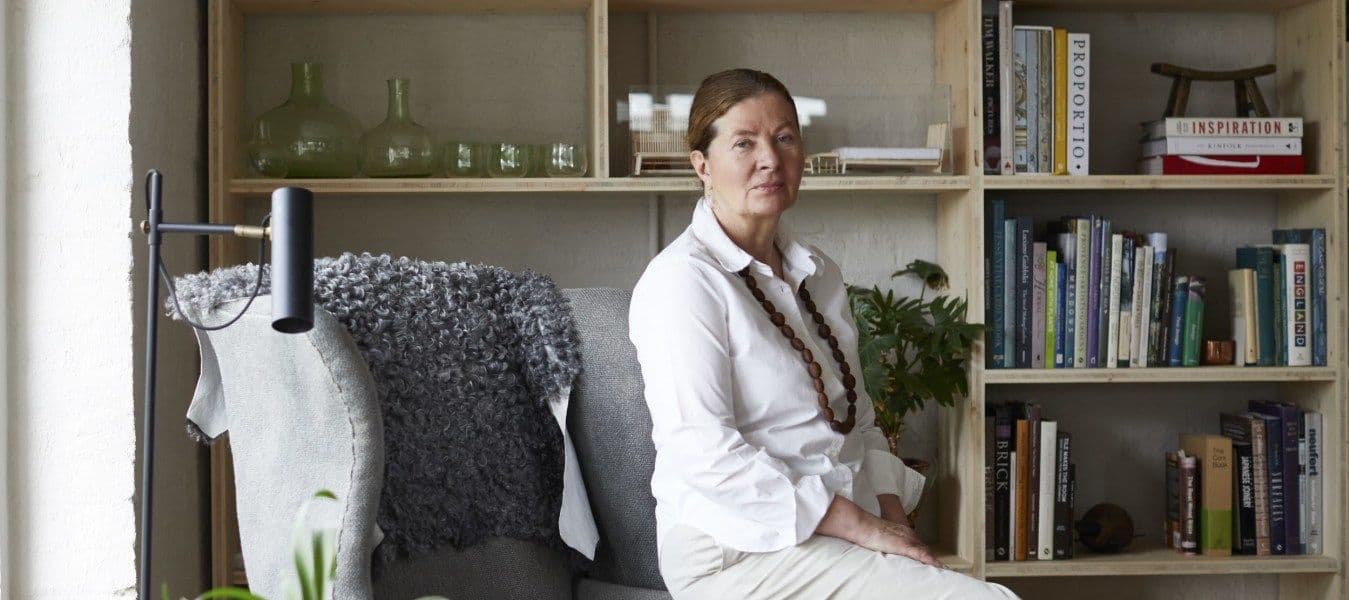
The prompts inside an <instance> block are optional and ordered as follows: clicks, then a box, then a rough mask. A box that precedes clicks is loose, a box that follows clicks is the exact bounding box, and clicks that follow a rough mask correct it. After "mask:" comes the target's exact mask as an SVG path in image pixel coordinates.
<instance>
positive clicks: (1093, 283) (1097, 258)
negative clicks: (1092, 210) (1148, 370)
mask: <svg viewBox="0 0 1349 600" xmlns="http://www.w3.org/2000/svg"><path fill="white" fill-rule="evenodd" d="M1090 256H1091V265H1090V267H1089V268H1090V269H1091V270H1090V275H1089V279H1088V283H1087V366H1088V367H1098V366H1100V356H1099V347H1100V345H1099V343H1098V339H1099V337H1100V335H1101V330H1100V327H1099V325H1100V320H1099V319H1097V318H1096V317H1097V315H1098V314H1100V311H1101V221H1100V219H1099V218H1097V217H1096V215H1092V216H1091V253H1090Z"/></svg>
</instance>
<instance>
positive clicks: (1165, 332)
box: [1157, 248, 1178, 366]
mask: <svg viewBox="0 0 1349 600" xmlns="http://www.w3.org/2000/svg"><path fill="white" fill-rule="evenodd" d="M1177 255H1178V252H1177V249H1176V248H1171V249H1168V250H1167V252H1166V262H1164V263H1163V264H1162V269H1163V271H1164V273H1163V277H1162V278H1161V279H1160V280H1159V281H1161V282H1162V286H1163V287H1162V323H1161V330H1160V332H1159V335H1158V339H1157V366H1167V365H1169V364H1171V362H1170V361H1171V317H1172V314H1171V313H1172V311H1173V310H1174V309H1175V302H1173V301H1172V300H1173V299H1174V296H1175V289H1176V278H1175V271H1176V256H1177Z"/></svg>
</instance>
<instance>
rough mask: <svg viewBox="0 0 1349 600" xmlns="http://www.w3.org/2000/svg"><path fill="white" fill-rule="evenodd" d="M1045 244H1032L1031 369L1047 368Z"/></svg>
mask: <svg viewBox="0 0 1349 600" xmlns="http://www.w3.org/2000/svg"><path fill="white" fill-rule="evenodd" d="M1046 252H1048V249H1047V248H1046V246H1045V243H1044V242H1032V243H1031V261H1032V262H1031V269H1032V271H1031V313H1030V327H1031V330H1030V347H1031V353H1030V367H1031V368H1032V369H1043V368H1045V299H1046V298H1045V291H1046V290H1045V268H1046V266H1045V253H1046Z"/></svg>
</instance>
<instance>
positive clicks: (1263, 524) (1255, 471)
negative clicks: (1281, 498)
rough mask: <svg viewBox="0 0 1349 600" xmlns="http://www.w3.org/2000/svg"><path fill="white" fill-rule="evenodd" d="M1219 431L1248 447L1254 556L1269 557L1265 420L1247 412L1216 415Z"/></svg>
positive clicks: (1235, 442)
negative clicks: (1249, 453) (1249, 451)
mask: <svg viewBox="0 0 1349 600" xmlns="http://www.w3.org/2000/svg"><path fill="white" fill-rule="evenodd" d="M1218 425H1219V429H1220V431H1221V432H1222V434H1223V435H1225V436H1227V437H1228V438H1231V439H1232V443H1233V444H1237V443H1245V444H1250V448H1251V486H1252V503H1253V505H1252V511H1251V512H1252V517H1253V519H1254V521H1253V523H1252V526H1253V528H1252V530H1251V533H1252V538H1253V540H1254V544H1255V546H1254V548H1252V551H1253V553H1254V554H1257V555H1261V556H1268V555H1269V553H1270V547H1269V489H1268V488H1269V484H1268V477H1269V474H1268V470H1267V466H1266V465H1267V462H1266V458H1265V454H1266V444H1267V442H1266V440H1265V421H1264V420H1263V419H1260V418H1257V417H1254V416H1252V415H1250V414H1246V413H1222V414H1220V415H1219V416H1218Z"/></svg>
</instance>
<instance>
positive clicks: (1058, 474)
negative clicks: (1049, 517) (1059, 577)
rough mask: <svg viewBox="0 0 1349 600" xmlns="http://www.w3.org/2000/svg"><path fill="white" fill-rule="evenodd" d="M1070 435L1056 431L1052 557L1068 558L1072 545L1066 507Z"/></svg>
mask: <svg viewBox="0 0 1349 600" xmlns="http://www.w3.org/2000/svg"><path fill="white" fill-rule="evenodd" d="M1072 447H1073V440H1072V435H1070V434H1069V433H1068V432H1066V431H1059V432H1058V439H1057V445H1056V448H1057V451H1058V461H1057V462H1056V463H1055V465H1054V472H1055V483H1054V536H1053V537H1054V558H1055V559H1063V558H1068V557H1069V555H1070V552H1071V551H1072V546H1073V531H1072V526H1073V524H1072V517H1071V516H1070V514H1069V508H1068V483H1069V482H1068V465H1069V464H1070V460H1071V458H1072Z"/></svg>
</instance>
